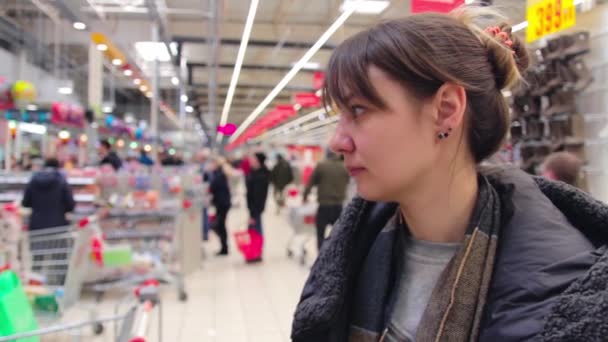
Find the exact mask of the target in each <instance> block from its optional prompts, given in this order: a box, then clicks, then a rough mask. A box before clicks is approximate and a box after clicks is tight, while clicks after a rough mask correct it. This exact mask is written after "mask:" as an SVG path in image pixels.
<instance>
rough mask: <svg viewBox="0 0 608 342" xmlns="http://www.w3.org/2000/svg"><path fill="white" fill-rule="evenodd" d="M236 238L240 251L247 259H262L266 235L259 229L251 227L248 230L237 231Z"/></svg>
mask: <svg viewBox="0 0 608 342" xmlns="http://www.w3.org/2000/svg"><path fill="white" fill-rule="evenodd" d="M234 239H235V240H236V245H237V247H238V249H239V251H241V253H242V254H243V256H244V257H245V261H247V262H251V261H257V260H261V258H262V247H263V245H264V237H263V236H262V235H261V234H260V233H258V231H257V230H255V229H251V228H249V229H247V230H246V231H242V232H236V233H234Z"/></svg>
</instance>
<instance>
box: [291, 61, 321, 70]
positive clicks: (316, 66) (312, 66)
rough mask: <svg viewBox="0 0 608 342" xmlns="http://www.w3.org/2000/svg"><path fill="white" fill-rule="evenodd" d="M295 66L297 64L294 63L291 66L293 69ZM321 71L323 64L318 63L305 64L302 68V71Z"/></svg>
mask: <svg viewBox="0 0 608 342" xmlns="http://www.w3.org/2000/svg"><path fill="white" fill-rule="evenodd" d="M294 65H295V63H292V64H291V66H292V67H293V66H294ZM319 69H321V63H317V62H306V63H304V66H303V67H302V70H319Z"/></svg>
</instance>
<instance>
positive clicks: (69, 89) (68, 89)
mask: <svg viewBox="0 0 608 342" xmlns="http://www.w3.org/2000/svg"><path fill="white" fill-rule="evenodd" d="M57 91H58V92H59V94H62V95H70V94H72V93H73V92H74V89H72V87H59V89H57Z"/></svg>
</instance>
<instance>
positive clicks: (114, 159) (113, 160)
mask: <svg viewBox="0 0 608 342" xmlns="http://www.w3.org/2000/svg"><path fill="white" fill-rule="evenodd" d="M104 164H110V165H112V167H113V168H114V170H116V171H118V170H119V169H120V168H121V167H122V160H120V157H119V156H118V154H116V152H114V151H110V152H109V153H108V155H107V156H105V157H104V158H103V159H102V160H101V162H99V165H104Z"/></svg>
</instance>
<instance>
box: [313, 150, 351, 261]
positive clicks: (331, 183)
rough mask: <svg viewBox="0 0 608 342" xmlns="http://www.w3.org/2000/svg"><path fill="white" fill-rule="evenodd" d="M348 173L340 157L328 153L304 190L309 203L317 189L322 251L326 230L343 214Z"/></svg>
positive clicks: (317, 223) (318, 231)
mask: <svg viewBox="0 0 608 342" xmlns="http://www.w3.org/2000/svg"><path fill="white" fill-rule="evenodd" d="M348 182H349V177H348V172H347V171H346V168H345V167H344V165H342V161H341V160H340V158H339V156H338V155H337V154H335V153H333V152H331V151H329V152H328V153H327V159H326V160H324V161H322V162H320V163H319V165H317V167H315V169H314V171H313V172H312V175H311V176H310V179H309V180H308V184H307V185H306V189H305V190H304V202H308V196H309V195H310V191H311V190H312V188H313V187H316V188H317V201H318V202H319V208H318V209H317V215H316V217H315V224H316V227H317V248H318V249H319V250H320V249H321V246H322V245H323V241H324V240H325V230H326V229H327V226H328V225H330V224H334V223H336V221H337V220H338V218H339V217H340V214H341V213H342V204H343V202H344V199H345V198H346V188H347V187H348Z"/></svg>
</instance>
